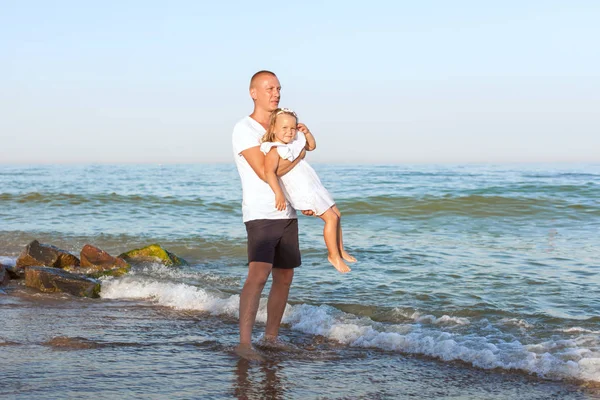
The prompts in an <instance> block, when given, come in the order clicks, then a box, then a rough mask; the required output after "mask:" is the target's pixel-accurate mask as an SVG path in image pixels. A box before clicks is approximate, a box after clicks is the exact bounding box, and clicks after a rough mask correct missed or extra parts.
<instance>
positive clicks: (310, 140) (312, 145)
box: [298, 122, 317, 151]
mask: <svg viewBox="0 0 600 400" xmlns="http://www.w3.org/2000/svg"><path fill="white" fill-rule="evenodd" d="M298 130H299V131H300V132H302V133H304V137H305V138H306V146H304V148H305V149H306V150H307V151H313V150H314V149H316V148H317V142H316V141H315V137H314V136H313V134H312V133H310V131H309V130H308V128H307V127H306V125H304V124H303V123H302V122H300V123H299V124H298Z"/></svg>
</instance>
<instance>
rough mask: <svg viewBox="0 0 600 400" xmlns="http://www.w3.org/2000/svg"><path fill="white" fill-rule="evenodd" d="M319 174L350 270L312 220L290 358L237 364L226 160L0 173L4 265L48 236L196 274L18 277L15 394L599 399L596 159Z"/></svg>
mask: <svg viewBox="0 0 600 400" xmlns="http://www.w3.org/2000/svg"><path fill="white" fill-rule="evenodd" d="M314 167H315V170H316V171H317V172H318V173H319V175H320V176H321V179H322V181H323V182H324V184H325V185H326V186H327V187H328V189H329V190H330V191H331V193H332V194H333V195H334V198H336V201H337V202H338V205H339V208H340V209H341V211H342V214H343V224H344V237H345V240H346V243H347V247H348V248H349V249H350V250H351V252H352V253H353V254H354V255H355V256H356V257H357V258H359V260H360V261H359V263H357V264H354V265H353V266H352V268H353V271H352V272H351V273H350V274H348V275H344V276H342V275H339V274H337V272H336V271H335V270H334V269H333V267H331V266H329V265H327V263H326V257H325V247H324V244H323V242H322V237H321V233H320V230H321V229H322V223H321V222H320V221H319V220H317V219H313V218H308V217H302V216H301V217H300V231H301V238H300V240H301V248H302V253H303V266H302V267H301V268H300V269H299V270H297V274H296V277H295V281H294V285H293V288H292V292H291V295H290V301H289V307H288V309H287V310H286V314H285V316H284V327H283V333H284V338H285V339H286V340H287V341H288V342H290V343H291V345H293V346H294V347H293V349H292V350H290V351H283V352H282V351H273V350H270V351H269V350H265V352H266V354H267V355H268V357H267V358H268V359H269V360H270V361H269V363H267V364H266V365H254V364H249V365H244V363H240V362H238V360H237V358H236V357H234V356H233V355H231V348H232V346H233V345H234V344H235V340H236V338H237V322H236V321H237V306H238V305H237V302H238V294H239V290H240V288H241V285H242V283H243V281H242V279H243V277H244V275H245V242H244V239H245V231H244V227H243V224H242V223H241V207H240V198H241V193H240V185H239V178H238V177H237V172H236V171H235V168H234V167H233V166H232V165H187V166H153V165H146V166H125V165H106V166H0V188H1V189H0V256H3V257H4V258H2V259H0V261H3V260H4V262H11V261H14V258H16V257H17V256H18V254H19V252H20V251H21V250H22V248H23V247H24V246H25V245H26V244H27V243H28V242H29V241H31V240H33V239H34V238H36V239H39V240H40V241H41V242H43V243H51V244H54V245H57V246H59V247H61V248H64V249H66V250H69V251H72V252H73V253H78V252H79V250H80V249H81V247H82V246H83V245H84V244H86V243H91V244H94V245H97V246H99V247H101V248H103V249H105V250H107V251H109V252H110V253H112V254H119V253H121V252H123V251H126V250H129V249H132V248H136V247H140V246H143V245H146V244H150V243H154V242H158V243H160V244H162V245H163V247H165V248H167V249H168V250H169V251H172V252H174V253H176V254H178V255H180V256H182V257H184V258H186V259H187V260H188V261H190V264H191V266H190V267H186V268H182V269H178V270H173V269H168V268H165V267H160V266H158V265H155V266H147V267H145V268H137V269H135V270H134V271H133V272H132V273H131V274H129V275H128V276H124V277H121V278H117V279H106V280H104V281H103V287H102V299H100V300H87V299H83V300H82V299H74V298H72V297H70V296H67V295H48V294H34V293H32V292H31V291H30V290H29V289H26V288H24V287H22V286H18V285H17V286H15V283H14V282H13V283H12V284H11V286H9V287H8V288H7V289H5V292H6V294H4V295H2V294H0V313H1V316H2V323H3V329H2V330H0V353H1V354H2V356H1V358H0V371H2V372H1V373H3V374H6V371H10V372H9V376H8V380H6V379H4V380H3V381H7V382H9V386H8V388H9V389H8V392H7V394H8V395H11V396H16V395H17V394H23V395H28V396H29V397H32V398H41V397H43V396H44V393H46V394H47V392H46V391H47V390H48V389H47V387H48V384H49V382H56V381H55V378H57V377H61V380H59V381H60V382H61V383H60V384H59V385H58V386H57V387H56V388H55V389H56V390H59V392H60V393H64V394H65V397H72V398H78V397H86V396H88V397H89V394H90V392H92V393H94V397H98V398H105V397H106V398H108V397H115V396H117V397H134V396H136V395H144V396H149V397H156V398H190V397H198V398H200V397H204V398H210V397H213V398H230V397H235V396H237V397H244V396H246V397H250V398H252V397H253V396H256V397H260V394H261V393H262V394H265V393H269V396H271V397H273V398H390V397H417V398H418V397H419V396H423V397H429V398H435V397H452V398H482V399H483V398H499V399H500V398H597V397H600V394H599V393H598V389H596V388H594V387H597V386H598V385H599V384H600V275H599V273H600V246H599V245H600V240H599V239H598V233H599V232H600V166H598V165H498V166H493V165H485V166H480V165H471V166H406V165H397V166H352V165H350V166H332V165H315V166H314ZM266 290H268V288H266ZM266 290H265V292H264V293H267V291H266ZM265 318H266V316H265V312H264V309H261V310H260V311H259V316H258V320H259V326H258V327H257V330H256V338H257V339H258V338H259V336H260V333H261V330H262V323H264V320H265ZM53 385H56V383H53ZM55 389H54V388H53V390H55Z"/></svg>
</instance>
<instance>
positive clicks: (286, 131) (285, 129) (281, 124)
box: [274, 114, 298, 143]
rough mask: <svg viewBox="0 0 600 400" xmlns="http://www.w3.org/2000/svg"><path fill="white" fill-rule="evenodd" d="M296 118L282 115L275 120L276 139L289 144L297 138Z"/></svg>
mask: <svg viewBox="0 0 600 400" xmlns="http://www.w3.org/2000/svg"><path fill="white" fill-rule="evenodd" d="M297 124H298V122H297V121H296V118H294V117H293V116H291V115H289V114H281V115H278V116H277V119H276V120H275V129H274V131H275V138H277V140H278V141H280V142H281V143H289V142H291V141H292V140H294V138H295V137H296V125H297Z"/></svg>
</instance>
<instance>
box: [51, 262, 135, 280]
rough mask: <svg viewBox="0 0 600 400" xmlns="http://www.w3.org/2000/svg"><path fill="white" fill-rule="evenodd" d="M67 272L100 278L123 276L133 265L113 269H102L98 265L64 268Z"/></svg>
mask: <svg viewBox="0 0 600 400" xmlns="http://www.w3.org/2000/svg"><path fill="white" fill-rule="evenodd" d="M63 269H64V270H65V271H67V272H71V273H73V274H79V275H85V276H88V277H90V278H100V277H103V276H114V277H117V276H121V275H125V274H126V273H128V272H129V270H130V269H131V265H129V264H126V265H125V266H122V267H119V268H112V269H102V268H98V267H66V268H63Z"/></svg>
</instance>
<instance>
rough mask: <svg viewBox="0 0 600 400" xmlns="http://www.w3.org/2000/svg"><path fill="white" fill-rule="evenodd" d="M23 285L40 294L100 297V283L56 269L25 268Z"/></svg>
mask: <svg viewBox="0 0 600 400" xmlns="http://www.w3.org/2000/svg"><path fill="white" fill-rule="evenodd" d="M25 285H26V286H28V287H32V288H35V289H38V290H40V291H42V292H46V293H50V292H64V293H70V294H72V295H73V296H78V297H100V282H98V281H97V280H95V279H91V278H86V277H84V276H81V275H76V274H72V273H70V272H67V271H63V270H61V269H58V268H51V267H27V268H25Z"/></svg>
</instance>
